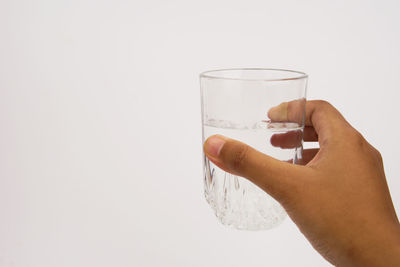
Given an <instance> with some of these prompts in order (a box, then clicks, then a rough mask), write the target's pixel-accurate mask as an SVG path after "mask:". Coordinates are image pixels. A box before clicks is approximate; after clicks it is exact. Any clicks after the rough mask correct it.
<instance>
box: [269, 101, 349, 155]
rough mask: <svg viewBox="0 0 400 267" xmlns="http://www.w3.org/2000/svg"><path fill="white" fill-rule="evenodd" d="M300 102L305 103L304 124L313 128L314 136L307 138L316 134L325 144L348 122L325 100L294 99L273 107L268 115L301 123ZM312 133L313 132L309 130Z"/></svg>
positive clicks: (273, 118) (273, 119) (301, 111)
mask: <svg viewBox="0 0 400 267" xmlns="http://www.w3.org/2000/svg"><path fill="white" fill-rule="evenodd" d="M302 103H306V104H305V118H304V124H305V126H312V127H313V128H314V130H315V136H314V137H313V136H310V137H307V138H310V139H315V137H316V136H318V141H319V142H320V144H321V147H322V144H325V143H326V142H328V141H329V140H331V139H332V138H333V139H334V138H335V135H334V133H335V132H337V131H338V130H340V129H343V127H344V126H348V123H347V122H346V120H345V119H344V118H343V116H342V115H341V114H340V113H339V111H337V110H336V109H335V108H334V107H333V106H332V105H331V104H329V103H328V102H326V101H321V100H314V101H307V102H305V100H304V99H299V100H294V101H291V102H283V103H281V104H280V105H278V106H276V107H273V108H271V109H270V110H269V112H268V117H269V118H270V119H271V120H272V121H289V122H296V123H299V122H300V123H299V124H300V125H302V119H300V118H301V116H302V114H303V113H304V112H303V111H304V109H302ZM311 134H312V135H313V133H312V132H311Z"/></svg>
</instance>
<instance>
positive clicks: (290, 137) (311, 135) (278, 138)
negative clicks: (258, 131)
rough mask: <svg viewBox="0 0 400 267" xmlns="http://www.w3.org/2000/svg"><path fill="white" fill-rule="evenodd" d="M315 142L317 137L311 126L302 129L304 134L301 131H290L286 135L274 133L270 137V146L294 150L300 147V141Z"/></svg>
mask: <svg viewBox="0 0 400 267" xmlns="http://www.w3.org/2000/svg"><path fill="white" fill-rule="evenodd" d="M302 140H304V141H306V142H316V141H318V135H317V133H316V132H315V130H314V128H313V127H311V126H306V127H304V132H303V131H301V130H297V131H290V132H286V133H276V134H274V135H272V136H271V140H270V142H271V145H273V146H275V147H280V148H283V149H285V148H295V147H299V146H301V141H302Z"/></svg>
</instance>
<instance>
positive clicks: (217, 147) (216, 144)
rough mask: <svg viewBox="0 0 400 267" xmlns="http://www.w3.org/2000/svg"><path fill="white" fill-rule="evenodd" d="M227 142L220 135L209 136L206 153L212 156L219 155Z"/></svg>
mask: <svg viewBox="0 0 400 267" xmlns="http://www.w3.org/2000/svg"><path fill="white" fill-rule="evenodd" d="M225 142H226V141H225V139H224V138H223V137H222V136H220V135H214V136H211V137H209V138H208V139H207V141H206V144H205V151H206V153H207V154H209V155H210V156H212V157H215V158H216V157H218V156H219V153H220V152H221V149H222V147H223V146H224V144H225Z"/></svg>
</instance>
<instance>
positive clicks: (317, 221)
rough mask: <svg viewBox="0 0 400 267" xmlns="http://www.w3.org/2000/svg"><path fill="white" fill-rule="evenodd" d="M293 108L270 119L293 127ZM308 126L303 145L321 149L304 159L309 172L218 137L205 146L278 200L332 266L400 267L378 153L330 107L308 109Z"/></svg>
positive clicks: (284, 139)
mask: <svg viewBox="0 0 400 267" xmlns="http://www.w3.org/2000/svg"><path fill="white" fill-rule="evenodd" d="M297 104H298V103H297ZM295 106H296V103H295V102H289V103H282V104H281V105H279V106H277V107H275V108H273V109H271V110H270V111H269V113H268V116H269V117H270V118H271V120H274V121H296V120H297V118H295V117H296V116H298V115H297V114H298V112H294V111H295V110H296V108H295ZM305 125H306V129H305V132H304V141H306V142H307V141H318V142H319V145H320V149H312V150H305V151H304V156H303V162H302V164H303V165H304V166H301V165H294V164H290V163H287V162H283V161H279V160H276V159H273V158H271V157H269V156H267V155H265V154H262V153H261V152H259V151H257V150H255V149H253V148H251V147H249V146H247V145H246V144H243V143H241V142H238V141H236V140H233V139H229V138H227V137H224V136H220V135H215V136H212V137H210V138H208V139H207V141H206V142H205V144H204V151H205V153H206V155H207V157H208V158H209V159H210V160H211V161H212V162H214V163H215V164H216V165H217V166H219V167H220V168H222V169H223V170H225V171H227V172H230V173H233V174H236V175H240V176H242V177H245V178H247V179H249V180H250V181H252V182H253V183H255V184H256V185H257V186H259V187H260V188H262V189H263V190H264V191H265V192H267V193H268V194H270V195H271V196H272V197H274V198H275V199H276V200H278V201H279V202H280V203H281V204H282V206H283V207H284V208H285V209H286V211H287V213H288V214H289V216H290V217H291V218H292V220H293V221H294V222H295V223H296V224H297V226H298V227H299V229H300V231H301V232H302V233H303V234H304V235H305V237H306V238H307V239H308V240H309V241H310V243H311V244H312V245H313V247H314V248H315V249H316V250H317V251H318V252H319V253H320V254H321V255H322V256H323V257H324V258H325V259H326V260H328V261H329V262H330V263H332V264H334V265H336V266H385V267H391V266H400V225H399V221H398V219H397V216H396V213H395V210H394V207H393V203H392V200H391V197H390V193H389V189H388V186H387V183H386V178H385V173H384V169H383V163H382V158H381V155H380V153H379V152H378V151H377V150H376V149H375V148H374V147H372V146H371V145H370V144H369V143H368V142H367V141H366V140H365V139H364V138H363V136H362V135H361V134H360V133H359V132H357V131H356V130H355V129H354V128H353V127H352V126H351V125H350V124H349V123H348V122H347V121H346V120H345V119H344V118H343V116H342V115H341V114H340V113H339V112H338V111H337V110H336V109H335V108H334V107H333V106H332V105H330V104H329V103H327V102H325V101H308V102H307V103H306V119H305ZM292 134H293V133H292ZM300 134H301V133H300ZM298 142H301V138H299V137H298V136H297V137H296V136H285V135H282V134H279V135H275V136H273V137H272V138H271V144H272V145H274V146H277V147H285V148H288V147H294V146H297V145H298Z"/></svg>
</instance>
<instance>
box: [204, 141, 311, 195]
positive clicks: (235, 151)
mask: <svg viewBox="0 0 400 267" xmlns="http://www.w3.org/2000/svg"><path fill="white" fill-rule="evenodd" d="M204 151H205V153H206V155H207V157H208V158H209V159H210V160H211V161H212V162H213V163H215V164H216V165H217V166H218V167H220V168H221V169H223V170H225V171H227V172H230V173H232V174H235V175H239V176H242V177H245V178H248V179H249V180H250V181H252V182H253V183H255V184H256V185H258V186H259V187H261V188H262V189H263V190H265V191H266V192H267V193H269V194H270V195H271V196H273V197H275V198H276V199H279V198H280V196H282V195H284V194H285V192H287V191H288V190H290V188H292V186H294V184H295V183H296V181H298V179H296V177H298V176H301V175H302V172H303V169H302V168H304V167H301V166H298V165H293V164H289V163H286V162H283V161H280V160H277V159H274V158H272V157H269V156H267V155H265V154H263V153H261V152H259V151H257V150H255V149H253V148H251V147H250V146H248V145H246V144H244V143H241V142H239V141H236V140H233V139H229V138H226V137H224V136H221V135H214V136H211V137H209V138H208V139H207V140H206V142H205V143H204Z"/></svg>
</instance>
